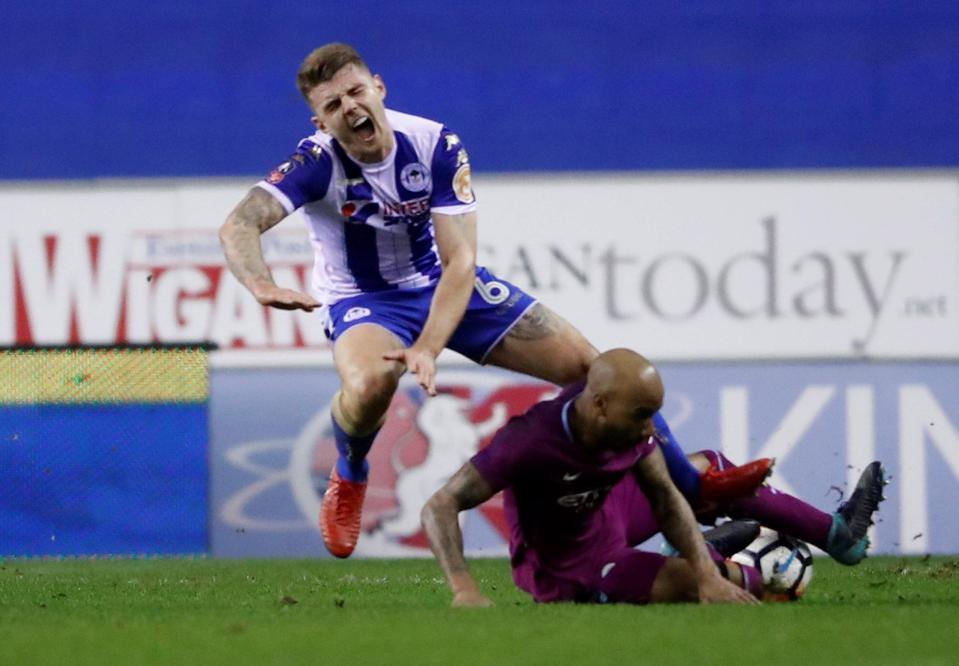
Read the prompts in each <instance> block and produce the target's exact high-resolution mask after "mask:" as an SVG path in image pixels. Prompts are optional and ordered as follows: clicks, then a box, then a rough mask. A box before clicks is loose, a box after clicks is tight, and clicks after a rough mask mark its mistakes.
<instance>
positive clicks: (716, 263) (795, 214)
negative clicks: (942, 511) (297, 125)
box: [0, 173, 959, 360]
mask: <svg viewBox="0 0 959 666" xmlns="http://www.w3.org/2000/svg"><path fill="white" fill-rule="evenodd" d="M250 184H251V181H201V182H188V181H182V182H175V181H169V182H106V183H97V182H91V183H77V184H66V185H64V184H51V185H23V186H18V185H16V184H14V185H8V186H6V187H4V188H2V189H0V211H2V212H0V345H15V344H68V343H83V344H113V343H117V342H128V343H149V342H165V343H171V342H182V341H195V340H203V339H206V340H210V341H212V342H215V343H217V344H218V345H220V347H221V348H224V349H233V350H237V351H238V352H240V351H242V352H243V353H250V352H252V351H257V352H263V351H272V350H286V351H290V350H296V349H304V350H324V349H326V341H325V338H324V336H323V332H322V325H321V317H320V316H318V315H316V314H307V313H289V312H280V311H267V310H266V309H264V308H261V307H260V306H259V305H257V304H256V302H255V301H254V300H253V298H252V297H251V296H250V295H249V294H248V293H247V292H246V291H245V290H244V289H243V288H242V287H240V285H239V284H238V283H237V282H236V281H235V280H234V279H233V277H232V276H231V275H230V274H229V272H228V271H227V270H226V269H225V267H224V261H223V256H222V253H221V251H220V248H219V244H218V241H217V238H216V229H217V227H218V226H219V224H220V223H221V222H222V221H223V219H224V218H225V216H226V215H227V213H228V212H229V210H230V209H231V208H232V207H233V205H235V203H236V202H237V201H238V200H239V199H240V198H241V197H242V196H243V194H244V193H245V191H246V189H247V188H248V187H249V185H250ZM476 191H477V196H478V198H479V201H480V227H479V229H480V261H481V262H482V263H485V264H486V265H488V266H489V267H490V268H491V269H492V270H493V271H494V272H495V273H497V274H498V275H499V276H500V277H502V278H505V279H507V280H510V281H512V282H514V283H516V284H517V285H519V286H521V287H523V288H526V289H528V290H529V291H530V292H531V293H533V294H534V295H536V296H537V297H540V298H541V299H542V300H543V302H545V303H546V304H547V305H549V306H550V307H551V308H552V309H554V310H555V311H557V312H559V313H560V314H561V315H563V316H564V317H566V318H568V319H569V320H571V321H572V322H573V323H574V324H575V325H577V326H578V327H579V328H581V329H582V330H583V331H584V333H586V335H587V337H589V338H590V339H591V340H592V341H593V342H594V343H595V344H596V345H597V346H598V347H600V348H608V347H613V346H630V347H634V348H637V349H640V350H642V351H644V352H645V353H646V354H648V355H650V356H652V357H654V358H657V359H677V360H682V359H700V358H716V359H731V358H776V357H790V358H817V357H853V358H862V357H866V358H868V357H875V358H890V357H894V358H917V357H957V356H959V309H957V307H959V300H957V299H959V177H956V176H955V175H952V174H923V173H916V174H863V175H855V174H841V173H825V174H821V175H808V174H795V175H789V174H776V175H762V174H759V175H749V176H715V175H702V176H676V177H670V176H661V177H651V176H643V175H636V174H628V175H627V174H624V175H605V176H601V175H588V176H586V175H550V176H536V177H532V176H525V177H505V176H497V177H485V178H483V177H480V178H477V179H476ZM264 247H265V254H266V257H267V260H268V263H269V264H270V266H271V269H272V270H273V273H274V276H275V277H276V279H277V281H278V282H280V283H282V284H284V285H287V286H291V287H294V288H301V289H302V288H305V287H306V286H307V284H306V280H308V276H309V268H310V265H311V249H310V246H309V242H308V241H307V239H306V235H305V230H304V227H303V225H302V224H301V223H300V222H299V220H287V221H285V222H284V223H282V224H280V225H279V226H278V227H276V228H275V229H274V230H272V231H270V232H269V233H268V234H266V235H265V236H264ZM311 356H314V355H312V354H311ZM315 356H316V357H317V358H326V357H327V356H328V355H327V354H325V353H323V354H317V355H315Z"/></svg>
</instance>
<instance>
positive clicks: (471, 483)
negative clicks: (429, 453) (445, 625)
mask: <svg viewBox="0 0 959 666" xmlns="http://www.w3.org/2000/svg"><path fill="white" fill-rule="evenodd" d="M493 495H494V493H493V491H492V489H491V488H490V486H489V484H488V483H486V481H485V480H484V479H483V477H482V476H480V474H479V472H478V471H476V468H475V467H474V466H473V464H472V463H469V462H468V463H466V464H465V465H463V466H462V467H460V469H459V471H458V472H456V474H454V475H453V476H452V477H450V480H449V481H447V482H446V485H444V486H443V487H442V488H440V489H439V490H437V491H436V493H434V494H433V496H432V497H430V499H429V500H428V501H427V502H426V505H425V506H424V507H423V511H422V513H421V519H422V521H423V529H424V530H425V531H426V536H427V538H428V539H429V542H430V548H432V549H433V554H434V555H436V560H437V562H438V563H439V565H440V569H442V570H443V574H444V575H445V576H446V582H447V583H449V586H450V590H452V592H453V606H455V607H486V606H492V605H493V602H492V601H490V600H489V599H488V598H487V597H486V596H485V595H484V594H483V593H482V591H480V588H479V585H477V583H476V580H475V579H474V578H473V576H472V574H471V573H470V570H469V566H468V565H467V564H466V557H465V556H464V555H463V533H462V531H461V530H460V523H459V513H460V511H466V510H467V509H472V508H473V507H474V506H479V505H480V504H482V503H483V502H485V501H486V500H488V499H489V498H490V497H492V496H493Z"/></svg>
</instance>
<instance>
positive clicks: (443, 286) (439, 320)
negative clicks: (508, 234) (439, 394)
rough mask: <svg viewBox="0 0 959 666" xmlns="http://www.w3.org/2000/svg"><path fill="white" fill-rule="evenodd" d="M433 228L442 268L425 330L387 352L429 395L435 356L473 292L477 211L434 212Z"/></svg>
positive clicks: (432, 392) (433, 388)
mask: <svg viewBox="0 0 959 666" xmlns="http://www.w3.org/2000/svg"><path fill="white" fill-rule="evenodd" d="M433 230H434V233H435V234H436V249H437V250H439V253H440V261H441V262H442V264H443V272H442V274H441V275H440V279H439V282H438V283H437V285H436V291H435V292H434V293H433V301H432V302H431V303H430V313H429V316H428V317H427V318H426V323H425V324H424V325H423V332H422V333H421V334H420V337H419V338H417V339H416V342H414V343H413V345H412V346H411V347H409V348H408V349H397V350H395V351H392V352H389V353H388V354H385V355H384V358H386V359H387V360H390V361H399V362H400V363H405V364H406V368H407V369H408V370H409V371H410V372H412V373H413V374H414V375H416V381H417V382H418V383H419V385H420V386H422V387H423V389H424V390H425V391H426V392H427V393H429V394H430V395H436V357H437V356H439V353H440V352H441V351H443V348H444V347H445V346H446V343H447V342H448V341H449V339H450V336H452V335H453V331H455V330H456V327H457V326H459V323H460V321H461V320H462V319H463V313H464V312H466V306H467V304H468V303H469V300H470V296H471V295H472V293H473V283H474V281H475V280H476V213H463V214H461V215H443V214H441V213H434V214H433Z"/></svg>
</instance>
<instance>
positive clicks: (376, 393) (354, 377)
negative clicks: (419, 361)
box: [341, 370, 399, 412]
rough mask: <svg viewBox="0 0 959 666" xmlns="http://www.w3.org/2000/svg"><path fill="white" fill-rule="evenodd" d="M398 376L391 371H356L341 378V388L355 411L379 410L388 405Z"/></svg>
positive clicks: (394, 390)
mask: <svg viewBox="0 0 959 666" xmlns="http://www.w3.org/2000/svg"><path fill="white" fill-rule="evenodd" d="M398 384H399V378H398V377H397V376H396V374H395V373H393V372H376V371H369V370H363V371H357V372H351V373H348V374H347V375H346V376H344V377H343V378H342V385H341V390H342V391H343V394H344V397H345V398H346V401H347V403H348V404H349V405H350V406H351V407H352V408H353V409H354V410H356V411H359V412H366V411H379V410H382V409H385V408H386V407H388V406H389V403H390V400H392V399H393V394H394V393H395V392H396V387H397V386H398Z"/></svg>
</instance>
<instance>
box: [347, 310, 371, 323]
mask: <svg viewBox="0 0 959 666" xmlns="http://www.w3.org/2000/svg"><path fill="white" fill-rule="evenodd" d="M371 314H373V313H372V312H371V311H370V309H369V308H350V309H349V310H347V311H346V314H345V315H343V321H356V320H357V319H363V317H369V316H370V315H371Z"/></svg>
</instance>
